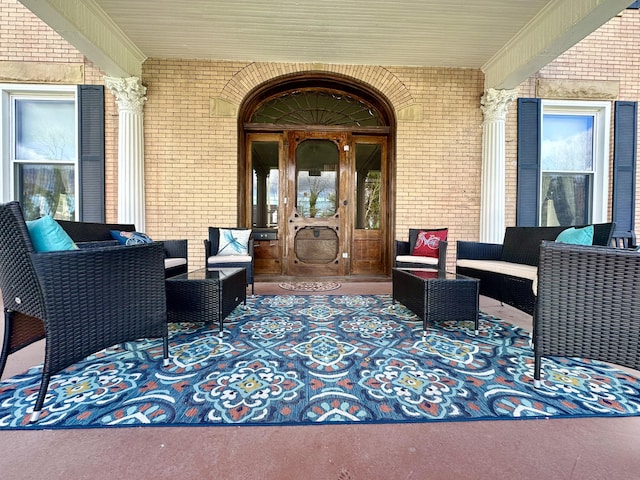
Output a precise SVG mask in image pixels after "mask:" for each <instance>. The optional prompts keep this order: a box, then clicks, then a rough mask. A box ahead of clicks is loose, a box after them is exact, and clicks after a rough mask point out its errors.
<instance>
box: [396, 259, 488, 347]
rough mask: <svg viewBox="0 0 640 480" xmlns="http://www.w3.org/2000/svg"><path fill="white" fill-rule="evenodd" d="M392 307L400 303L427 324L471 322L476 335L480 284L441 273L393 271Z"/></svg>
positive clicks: (407, 269) (437, 271) (424, 327)
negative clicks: (453, 321)
mask: <svg viewBox="0 0 640 480" xmlns="http://www.w3.org/2000/svg"><path fill="white" fill-rule="evenodd" d="M392 288H393V303H395V302H400V303H402V304H403V305H404V306H405V307H407V308H408V309H409V310H411V311H412V312H413V313H415V314H416V315H418V316H419V317H420V318H422V328H423V332H422V334H423V335H426V330H427V324H428V323H429V322H437V321H442V320H455V321H472V322H473V323H474V326H475V332H476V334H477V333H478V292H479V289H480V282H479V280H477V279H475V278H470V277H465V276H464V275H458V274H455V273H449V272H444V271H441V270H430V269H423V268H394V269H393V271H392Z"/></svg>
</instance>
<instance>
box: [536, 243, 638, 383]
mask: <svg viewBox="0 0 640 480" xmlns="http://www.w3.org/2000/svg"><path fill="white" fill-rule="evenodd" d="M638 292H640V253H639V252H636V251H633V250H629V249H620V248H606V247H597V246H579V245H567V244H561V243H556V242H542V245H541V247H540V265H539V267H538V299H537V303H536V311H535V315H534V318H533V345H534V354H535V369H534V380H535V383H536V386H538V385H539V384H540V380H541V373H542V371H543V370H544V366H543V365H542V357H545V356H549V357H581V358H590V359H596V360H603V361H606V362H611V363H615V364H617V365H623V366H626V367H629V368H633V369H636V370H640V294H638Z"/></svg>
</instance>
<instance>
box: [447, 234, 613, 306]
mask: <svg viewBox="0 0 640 480" xmlns="http://www.w3.org/2000/svg"><path fill="white" fill-rule="evenodd" d="M614 226H615V224H614V223H600V224H594V226H593V227H594V228H593V244H594V245H606V246H608V245H610V242H611V235H612V232H613V228H614ZM566 228H568V227H507V229H506V231H505V235H504V242H503V243H502V244H494V243H482V242H468V241H458V242H457V250H456V272H457V273H459V274H462V275H466V276H469V277H473V278H478V279H480V294H481V295H484V296H487V297H490V298H494V299H496V300H499V301H500V302H502V303H506V304H507V305H511V306H512V307H516V308H517V309H519V310H522V311H523V312H525V313H528V314H529V315H532V314H533V310H534V305H535V299H536V297H535V292H534V289H533V284H534V282H535V281H536V279H537V274H538V268H537V267H538V260H539V254H540V243H541V242H542V241H544V240H548V241H553V240H555V239H556V237H557V236H558V235H559V234H560V232H562V231H563V230H565V229H566ZM576 228H580V227H576Z"/></svg>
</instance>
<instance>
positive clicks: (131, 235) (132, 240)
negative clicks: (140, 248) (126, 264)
mask: <svg viewBox="0 0 640 480" xmlns="http://www.w3.org/2000/svg"><path fill="white" fill-rule="evenodd" d="M109 232H110V233H111V236H112V237H113V238H114V239H115V240H118V241H119V242H120V244H122V245H140V244H141V243H152V242H153V240H151V239H150V238H149V235H147V234H146V233H142V232H122V231H120V230H109Z"/></svg>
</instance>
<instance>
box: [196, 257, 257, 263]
mask: <svg viewBox="0 0 640 480" xmlns="http://www.w3.org/2000/svg"><path fill="white" fill-rule="evenodd" d="M207 263H251V255H212V256H210V257H209V258H207Z"/></svg>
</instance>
